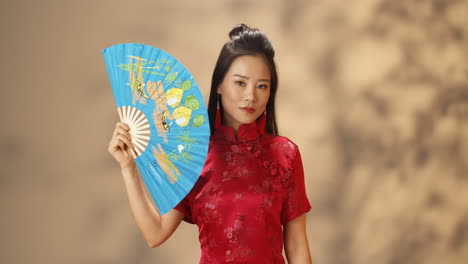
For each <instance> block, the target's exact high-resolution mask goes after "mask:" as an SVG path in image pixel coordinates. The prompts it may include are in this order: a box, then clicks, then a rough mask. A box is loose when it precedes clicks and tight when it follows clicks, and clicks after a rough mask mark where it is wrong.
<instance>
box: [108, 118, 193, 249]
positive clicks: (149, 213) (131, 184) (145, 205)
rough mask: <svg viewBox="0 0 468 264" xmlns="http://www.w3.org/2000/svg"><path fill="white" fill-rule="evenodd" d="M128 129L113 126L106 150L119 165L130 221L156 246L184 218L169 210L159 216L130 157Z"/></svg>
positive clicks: (124, 126) (117, 125)
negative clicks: (132, 219) (131, 218)
mask: <svg viewBox="0 0 468 264" xmlns="http://www.w3.org/2000/svg"><path fill="white" fill-rule="evenodd" d="M129 129H130V128H129V127H128V125H127V124H125V123H121V122H119V123H117V124H116V127H115V130H114V133H113V136H112V139H111V141H110V143H109V148H108V151H109V153H110V154H111V155H112V156H113V157H114V159H115V160H116V161H117V162H118V163H119V165H120V168H121V171H122V176H123V179H124V183H125V187H126V190H127V195H128V201H129V203H130V208H131V210H132V214H133V218H134V219H135V222H136V224H137V226H138V228H139V229H140V232H141V234H142V235H143V237H144V238H145V240H146V243H147V244H148V245H149V246H150V247H156V246H159V245H161V244H162V243H164V241H166V240H167V239H168V238H169V237H170V236H171V235H172V233H174V231H175V230H176V229H177V227H178V226H179V224H180V222H181V221H182V219H183V218H184V215H183V214H182V213H181V212H179V211H176V210H174V209H173V210H171V211H169V212H167V213H166V214H165V215H163V216H161V215H160V214H159V212H158V210H156V208H155V207H154V206H153V204H152V203H151V201H150V199H149V198H148V195H147V194H146V192H145V187H144V185H143V182H142V180H141V177H140V174H139V173H138V169H137V167H136V164H135V161H134V159H133V156H132V151H133V144H132V143H131V138H130V134H129V133H128V131H129Z"/></svg>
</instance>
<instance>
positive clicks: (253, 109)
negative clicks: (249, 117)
mask: <svg viewBox="0 0 468 264" xmlns="http://www.w3.org/2000/svg"><path fill="white" fill-rule="evenodd" d="M240 109H241V110H242V111H244V112H247V113H249V114H251V113H253V112H255V108H253V107H241V108H240Z"/></svg>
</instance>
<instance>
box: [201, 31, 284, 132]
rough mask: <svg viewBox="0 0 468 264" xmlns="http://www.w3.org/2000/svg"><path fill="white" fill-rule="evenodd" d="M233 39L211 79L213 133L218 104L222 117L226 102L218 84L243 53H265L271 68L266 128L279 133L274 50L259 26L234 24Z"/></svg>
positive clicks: (225, 49)
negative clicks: (276, 113)
mask: <svg viewBox="0 0 468 264" xmlns="http://www.w3.org/2000/svg"><path fill="white" fill-rule="evenodd" d="M229 38H230V39H231V40H230V41H228V42H227V43H225V44H224V46H223V48H222V49H221V52H220V54H219V57H218V61H217V62H216V66H215V69H214V72H213V77H212V79H211V91H210V98H209V101H208V116H209V118H210V126H211V134H213V133H214V131H215V125H216V109H217V107H218V105H219V110H220V112H221V120H222V118H223V117H222V116H223V109H224V108H223V104H222V102H221V96H220V95H218V93H217V89H218V86H219V85H220V84H221V82H222V81H223V79H224V76H225V75H226V73H227V71H228V70H229V67H231V64H232V62H233V61H234V60H235V59H236V58H238V57H240V56H244V55H254V56H262V57H263V58H264V59H265V62H266V64H267V65H268V68H269V70H270V78H271V80H270V97H269V98H268V102H267V105H266V124H265V131H266V132H267V133H269V134H273V135H278V126H277V124H276V115H275V97H276V90H277V88H278V74H277V72H276V65H275V61H274V57H275V50H274V49H273V46H272V45H271V42H270V40H269V39H268V37H267V36H266V35H265V34H264V33H263V32H262V31H260V30H259V29H256V28H250V27H248V26H247V25H245V24H240V25H237V26H235V27H234V28H233V29H232V30H231V32H229Z"/></svg>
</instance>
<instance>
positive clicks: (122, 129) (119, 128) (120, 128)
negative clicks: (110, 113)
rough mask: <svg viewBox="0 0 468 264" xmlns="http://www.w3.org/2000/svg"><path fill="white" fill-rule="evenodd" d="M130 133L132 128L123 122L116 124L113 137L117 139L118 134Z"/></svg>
mask: <svg viewBox="0 0 468 264" xmlns="http://www.w3.org/2000/svg"><path fill="white" fill-rule="evenodd" d="M128 131H130V127H129V126H128V125H127V124H125V123H123V122H117V123H116V124H115V129H114V134H113V135H112V137H115V136H116V135H117V133H118V132H122V133H123V132H126V133H128Z"/></svg>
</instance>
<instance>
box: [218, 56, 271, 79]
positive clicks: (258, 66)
mask: <svg viewBox="0 0 468 264" xmlns="http://www.w3.org/2000/svg"><path fill="white" fill-rule="evenodd" d="M226 75H228V76H229V77H238V78H245V79H255V80H259V79H261V80H270V70H269V69H268V65H267V63H266V62H265V59H264V58H263V57H261V56H252V55H246V56H240V57H238V58H236V59H235V60H234V61H233V62H232V64H231V67H229V70H228V72H227V73H226Z"/></svg>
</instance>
